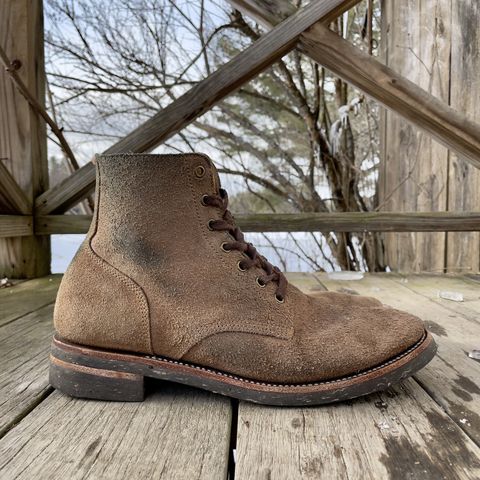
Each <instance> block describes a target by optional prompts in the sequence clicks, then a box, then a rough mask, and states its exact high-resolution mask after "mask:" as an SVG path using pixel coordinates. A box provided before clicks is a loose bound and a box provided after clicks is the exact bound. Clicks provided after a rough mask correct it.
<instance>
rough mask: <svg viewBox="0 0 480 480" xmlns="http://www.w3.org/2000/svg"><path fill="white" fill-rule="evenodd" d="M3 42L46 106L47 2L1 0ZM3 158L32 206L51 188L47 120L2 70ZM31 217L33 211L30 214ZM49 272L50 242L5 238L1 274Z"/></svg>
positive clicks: (0, 136) (0, 126) (0, 251)
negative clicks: (45, 27)
mask: <svg viewBox="0 0 480 480" xmlns="http://www.w3.org/2000/svg"><path fill="white" fill-rule="evenodd" d="M0 44H1V45H2V47H3V49H4V50H5V51H6V53H7V55H8V57H9V58H10V59H12V60H19V61H20V62H21V67H20V69H19V70H18V74H19V75H20V77H21V79H22V80H23V82H24V83H25V85H26V86H27V87H28V89H29V90H30V92H31V93H32V95H33V96H35V97H36V98H37V99H38V101H39V102H41V103H43V102H44V96H45V78H44V76H45V71H44V58H43V9H42V1H37V0H4V1H2V2H0ZM0 158H2V159H4V160H2V162H3V164H4V166H5V167H6V168H7V169H8V170H9V172H10V173H11V175H12V177H13V178H14V179H15V181H16V182H17V183H18V185H19V187H20V189H21V190H22V191H23V192H24V194H25V197H26V198H27V200H28V202H29V204H30V205H32V204H33V201H34V199H35V198H36V197H37V195H39V194H40V193H42V192H43V191H45V190H46V189H47V188H48V164H47V136H46V129H45V124H44V122H43V120H41V119H40V118H39V117H38V115H36V113H35V112H33V111H32V110H31V109H30V107H29V105H28V103H27V101H26V100H25V98H23V97H22V96H21V94H20V93H19V92H18V91H17V90H16V88H15V86H14V84H13V82H12V81H11V79H10V78H8V74H7V72H5V71H4V70H3V69H2V71H0ZM30 213H31V211H30ZM49 272H50V239H49V238H48V237H33V236H31V237H20V238H1V239H0V276H2V275H3V276H8V277H11V278H24V277H26V278H31V277H38V276H41V275H45V274H47V273H49Z"/></svg>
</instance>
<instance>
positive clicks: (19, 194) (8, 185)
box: [0, 160, 32, 215]
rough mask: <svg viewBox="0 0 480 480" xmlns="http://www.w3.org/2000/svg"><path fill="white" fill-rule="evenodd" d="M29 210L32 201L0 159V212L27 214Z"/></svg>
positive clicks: (30, 210)
mask: <svg viewBox="0 0 480 480" xmlns="http://www.w3.org/2000/svg"><path fill="white" fill-rule="evenodd" d="M31 212H32V202H30V201H29V200H28V198H27V196H26V195H25V193H23V190H22V189H21V188H20V186H19V185H18V183H17V182H16V180H15V179H14V178H13V176H12V174H11V173H10V171H9V170H8V169H7V167H5V165H4V164H3V162H2V161H1V160H0V213H10V214H12V213H13V214H23V215H28V214H30V213H31Z"/></svg>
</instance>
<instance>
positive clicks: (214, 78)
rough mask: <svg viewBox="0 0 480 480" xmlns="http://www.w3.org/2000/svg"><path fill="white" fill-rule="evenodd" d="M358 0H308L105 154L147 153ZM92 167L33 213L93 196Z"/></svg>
mask: <svg viewBox="0 0 480 480" xmlns="http://www.w3.org/2000/svg"><path fill="white" fill-rule="evenodd" d="M359 1H360V0H323V1H322V2H312V3H311V4H310V5H308V6H307V7H305V8H303V9H302V10H299V11H297V12H296V13H295V14H294V15H292V16H291V17H289V18H288V19H287V20H285V21H284V22H283V23H282V24H281V25H278V27H277V28H275V29H274V30H272V31H271V32H269V33H268V34H266V35H264V36H263V37H262V38H260V39H259V40H258V41H257V42H255V43H254V44H253V45H252V46H250V47H249V48H247V49H246V50H245V51H243V52H242V53H240V54H239V55H237V56H236V57H235V58H233V59H232V60H231V61H230V62H228V63H227V64H225V65H223V66H222V67H220V68H219V69H218V70H217V71H215V72H214V73H212V74H211V75H210V76H209V77H208V78H206V79H205V80H203V81H201V82H199V83H198V84H197V85H195V86H194V87H193V88H192V89H191V90H189V91H188V92H187V93H185V94H184V95H183V96H182V97H180V98H178V99H177V100H175V101H174V102H173V103H171V104H170V105H168V106H167V107H165V108H164V109H162V110H161V111H160V112H159V113H157V114H156V115H154V116H153V117H152V118H151V119H149V120H147V121H146V122H145V123H144V124H142V125H141V126H140V127H138V128H137V129H135V130H134V131H133V132H131V133H130V134H129V135H127V136H126V137H125V138H123V139H121V140H120V141H119V142H117V143H116V144H115V145H113V146H112V147H110V148H109V149H108V150H107V151H106V153H118V152H145V151H149V150H151V149H153V148H154V147H156V146H157V145H159V144H160V143H161V142H163V141H165V140H166V139H167V138H169V137H171V136H172V135H174V134H175V133H177V132H179V131H180V130H181V129H182V128H184V127H186V126H187V125H189V124H190V123H191V122H193V121H194V120H195V119H196V118H198V117H199V116H200V115H202V114H204V113H205V112H207V111H208V110H209V109H210V108H211V107H212V106H213V105H215V104H216V103H217V102H219V101H220V100H222V99H223V98H225V97H226V96H227V95H229V94H230V93H232V92H234V91H235V90H236V89H237V88H239V87H241V86H242V85H243V84H244V83H245V82H247V81H248V80H250V79H251V78H253V77H254V76H255V75H257V74H258V73H260V72H261V71H262V70H264V69H265V68H267V67H268V66H270V65H271V64H272V63H274V62H275V61H276V60H278V59H280V58H281V57H283V56H284V55H285V54H286V53H288V52H289V51H290V50H291V49H292V48H294V46H295V45H296V42H297V39H298V36H299V35H300V34H301V33H302V32H303V31H305V30H306V29H308V28H309V27H311V26H312V25H314V24H315V23H316V22H317V21H318V20H320V19H322V18H324V19H326V20H327V21H331V20H333V19H334V18H336V17H337V16H338V15H340V14H341V13H343V12H344V11H345V10H348V9H349V8H350V7H352V6H353V5H355V4H357V3H359ZM94 183H95V169H94V167H93V164H92V163H88V164H87V165H85V166H83V167H82V168H81V169H80V170H77V171H76V172H75V173H74V174H73V175H72V176H71V177H69V178H68V179H66V180H65V181H63V182H61V183H59V184H58V185H56V186H55V187H53V188H52V189H50V190H48V191H47V192H45V193H44V194H42V195H40V196H39V197H38V198H37V200H36V209H37V213H38V214H41V215H46V214H49V213H61V212H64V211H66V210H68V208H70V207H71V206H73V205H75V203H77V202H78V201H79V200H80V199H81V198H84V196H85V195H86V194H87V193H89V192H91V190H92V188H93V186H94Z"/></svg>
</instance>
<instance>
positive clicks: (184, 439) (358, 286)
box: [0, 274, 480, 480]
mask: <svg viewBox="0 0 480 480" xmlns="http://www.w3.org/2000/svg"><path fill="white" fill-rule="evenodd" d="M289 278H290V281H292V283H294V284H296V285H297V286H299V288H301V289H302V290H304V291H305V292H307V293H309V294H312V295H315V294H318V292H319V291H322V290H324V289H329V290H336V291H343V292H347V293H351V294H362V295H370V296H374V297H377V298H379V299H380V300H382V301H383V302H384V303H387V304H390V305H392V306H393V307H398V308H402V309H404V310H407V311H409V312H412V313H414V314H416V315H418V316H420V317H422V318H423V319H424V320H425V322H426V323H427V325H428V327H429V328H430V330H431V331H432V332H433V334H434V335H435V339H436V340H437V342H438V345H439V352H438V355H437V357H436V358H435V359H434V360H433V361H432V363H431V364H430V365H429V366H428V367H427V368H425V369H424V370H423V371H421V372H420V373H419V374H417V375H416V376H415V378H413V379H410V380H408V381H406V382H404V383H403V385H401V386H397V387H395V388H392V389H390V390H389V391H387V392H385V393H382V394H374V395H370V396H368V397H366V398H363V399H359V400H355V401H350V402H347V403H343V404H338V405H333V406H324V407H310V408H273V407H264V406H258V405H252V404H247V403H243V402H240V403H238V402H236V401H231V400H229V399H228V398H224V397H221V396H217V395H213V394H210V393H206V392H202V391H199V390H195V389H192V388H187V387H182V386H179V385H172V384H167V383H162V382H153V383H152V384H150V386H149V389H150V394H149V395H148V396H147V399H146V400H145V402H143V403H138V404H136V403H130V404H127V403H105V402H97V401H81V400H73V399H70V398H68V397H66V396H64V395H62V394H60V393H58V392H56V391H53V390H52V388H51V387H50V386H49V385H48V379H47V370H48V351H49V342H50V338H51V334H52V313H53V302H54V299H55V295H56V291H57V288H58V284H59V281H60V276H51V277H46V278H42V279H36V280H30V281H25V282H20V283H18V284H16V285H15V286H13V287H9V288H5V289H1V290H0V352H1V356H0V364H1V373H0V407H1V408H0V478H1V479H4V480H9V479H13V478H28V479H30V478H40V479H44V478H48V479H53V478H62V479H64V478H69V479H70V478H71V479H77V478H82V479H83V478H92V479H100V478H101V479H104V478H108V479H110V478H111V479H120V478H129V479H137V478H142V479H144V478H145V479H146V478H156V479H159V478H165V479H179V478H180V479H193V478H202V479H220V478H230V479H233V478H235V479H244V480H256V479H260V478H268V479H285V480H291V479H296V478H307V479H319V478H325V479H328V480H330V479H334V480H335V479H343V478H345V479H347V478H348V479H366V478H371V479H384V478H391V479H397V478H398V479H400V478H401V479H406V478H422V479H435V480H437V479H448V480H450V479H456V478H462V479H463V478H467V479H470V478H471V479H478V478H480V362H478V361H475V360H473V359H472V358H469V356H468V352H470V351H471V350H473V349H474V348H478V347H479V346H480V288H479V287H480V283H478V282H477V281H476V280H475V279H474V278H466V277H451V276H423V275H418V276H409V277H402V276H399V275H393V274H386V275H368V276H365V278H363V279H361V280H345V279H343V280H340V279H338V278H337V279H335V278H329V277H328V276H327V275H324V274H315V275H314V274H290V275H289ZM439 292H454V293H457V294H458V293H459V294H462V295H463V299H464V301H463V302H457V301H452V300H446V299H443V298H439Z"/></svg>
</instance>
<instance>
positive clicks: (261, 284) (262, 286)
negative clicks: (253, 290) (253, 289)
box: [255, 277, 267, 288]
mask: <svg viewBox="0 0 480 480" xmlns="http://www.w3.org/2000/svg"><path fill="white" fill-rule="evenodd" d="M255 281H256V282H257V285H258V286H259V287H260V288H265V287H266V286H267V284H266V283H265V282H264V281H263V280H262V279H261V278H260V277H257V278H256V279H255Z"/></svg>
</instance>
